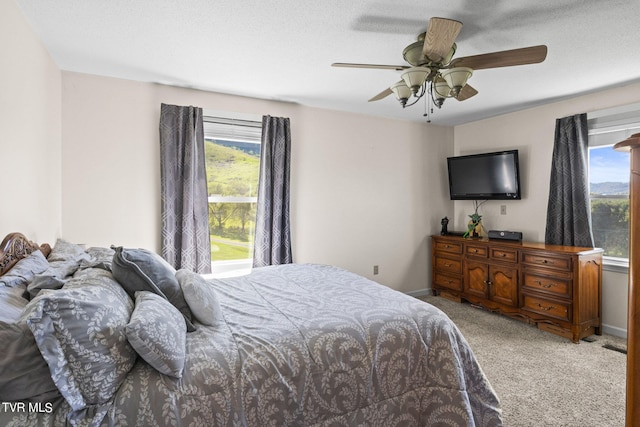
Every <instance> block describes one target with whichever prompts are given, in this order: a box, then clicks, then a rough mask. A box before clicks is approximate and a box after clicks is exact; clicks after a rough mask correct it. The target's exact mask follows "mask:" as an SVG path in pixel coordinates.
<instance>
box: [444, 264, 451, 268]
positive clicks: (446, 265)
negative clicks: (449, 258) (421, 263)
mask: <svg viewBox="0 0 640 427" xmlns="http://www.w3.org/2000/svg"><path fill="white" fill-rule="evenodd" d="M444 266H445V267H451V266H453V264H445V265H444Z"/></svg>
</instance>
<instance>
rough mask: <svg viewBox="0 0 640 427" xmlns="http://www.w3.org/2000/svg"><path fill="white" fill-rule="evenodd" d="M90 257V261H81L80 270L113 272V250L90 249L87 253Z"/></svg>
mask: <svg viewBox="0 0 640 427" xmlns="http://www.w3.org/2000/svg"><path fill="white" fill-rule="evenodd" d="M85 252H86V253H87V255H89V258H88V259H83V260H82V261H80V267H79V269H85V268H102V269H103V270H107V271H111V263H112V262H113V254H114V250H113V249H111V248H101V247H93V246H92V247H90V248H87V250H86V251H85Z"/></svg>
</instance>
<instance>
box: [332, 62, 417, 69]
mask: <svg viewBox="0 0 640 427" xmlns="http://www.w3.org/2000/svg"><path fill="white" fill-rule="evenodd" d="M331 66H332V67H346V68H374V69H380V70H397V71H402V70H406V69H407V68H410V67H409V66H408V65H383V64H351V63H347V62H334V63H333V64H331Z"/></svg>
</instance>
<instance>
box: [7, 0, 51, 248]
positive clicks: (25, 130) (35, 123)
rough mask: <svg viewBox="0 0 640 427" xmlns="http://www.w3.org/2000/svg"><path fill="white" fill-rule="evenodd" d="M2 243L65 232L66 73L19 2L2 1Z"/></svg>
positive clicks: (43, 239)
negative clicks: (15, 236)
mask: <svg viewBox="0 0 640 427" xmlns="http://www.w3.org/2000/svg"><path fill="white" fill-rule="evenodd" d="M0 58H2V61H1V64H2V66H0V132H1V137H0V171H1V175H2V191H1V195H0V199H1V200H2V208H1V209H0V239H2V238H3V237H4V236H5V235H6V234H8V233H10V232H12V231H20V232H23V233H25V234H26V235H27V237H29V238H30V239H33V240H36V241H38V242H52V241H55V238H56V237H58V236H60V232H61V199H60V191H61V182H60V70H59V69H58V67H57V66H56V65H55V63H54V62H53V61H52V59H51V57H50V56H49V54H48V53H47V51H46V50H45V49H44V47H43V46H42V44H41V43H40V41H39V40H38V38H37V37H36V36H35V34H34V33H33V31H32V30H31V28H30V27H29V25H28V24H27V22H26V20H25V18H24V16H23V15H22V12H21V11H20V9H19V8H18V7H17V5H16V4H15V3H14V2H13V1H0Z"/></svg>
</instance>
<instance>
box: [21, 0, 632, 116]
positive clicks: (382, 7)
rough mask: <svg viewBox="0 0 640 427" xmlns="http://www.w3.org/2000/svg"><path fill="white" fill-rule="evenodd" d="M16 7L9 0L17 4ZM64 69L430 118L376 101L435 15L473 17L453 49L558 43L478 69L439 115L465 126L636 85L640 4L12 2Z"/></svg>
mask: <svg viewBox="0 0 640 427" xmlns="http://www.w3.org/2000/svg"><path fill="white" fill-rule="evenodd" d="M9 1H11V0H9ZM13 1H16V3H17V4H18V5H19V6H20V8H21V9H22V11H23V13H24V14H25V16H26V18H27V20H28V21H29V22H30V24H31V25H32V27H33V28H34V30H35V32H36V33H37V34H38V35H39V37H40V39H41V40H42V42H43V43H44V45H45V46H46V48H47V49H48V50H49V52H50V53H51V55H52V57H53V59H54V60H55V61H56V63H57V64H58V66H59V67H60V68H61V69H63V70H69V71H77V72H82V73H90V74H97V75H103V76H112V77H119V78H125V79H132V80H139V81H145V82H157V83H163V84H170V85H176V86H184V87H192V88H197V89H203V90H209V91H215V92H222V93H229V94H235V95H243V96H250V97H256V98H264V99H273V100H281V101H287V102H293V103H299V104H303V105H308V106H315V107H321V108H329V109H334V110H340V111H353V112H359V113H363V114H369V115H376V116H383V117H391V118H397V119H403V120H415V121H425V118H424V117H423V114H424V112H425V105H424V103H423V102H419V103H418V104H416V105H414V106H413V107H408V108H406V109H404V110H403V109H402V108H401V106H400V105H399V103H398V102H397V101H396V100H395V99H394V97H393V96H389V97H387V98H385V99H383V100H380V101H377V102H367V100H368V99H369V98H371V97H372V96H374V95H376V94H377V93H379V92H381V91H382V90H384V89H385V88H386V87H388V86H389V85H391V84H392V83H394V82H396V81H398V80H399V79H400V72H398V71H393V70H367V69H347V68H334V67H331V66H330V64H331V63H333V62H356V63H374V64H400V65H403V64H404V61H403V59H402V49H403V48H404V47H405V46H407V45H408V44H410V43H412V42H413V41H415V38H416V36H417V35H418V34H419V33H420V32H423V31H424V30H425V29H426V26H427V22H428V20H429V18H431V17H434V16H438V17H445V18H451V19H457V20H459V21H461V22H463V23H464V26H463V28H462V31H461V32H460V35H459V37H458V39H457V44H458V51H457V53H456V57H461V56H468V55H475V54H480V53H488V52H494V51H499V50H505V49H515V48H520V47H527V46H532V45H538V44H546V45H547V46H548V49H549V51H548V55H547V59H546V61H545V62H543V63H541V64H535V65H524V66H518V67H508V68H501V69H489V70H478V71H476V72H475V73H474V75H473V76H472V77H471V79H470V80H469V83H470V84H471V85H472V86H473V87H474V88H475V89H477V90H478V92H479V93H478V95H476V96H475V97H473V98H470V99H468V100H466V101H464V102H458V101H455V100H447V101H446V102H445V104H444V106H443V107H442V109H440V110H437V109H436V111H435V112H434V113H433V114H432V116H431V121H432V123H436V124H443V125H456V124H461V123H466V122H469V121H474V120H478V119H482V118H486V117H490V116H494V115H497V114H502V113H505V112H509V111H514V110H518V109H522V108H525V107H530V106H534V105H540V104H544V103H547V102H550V101H555V100H558V99H562V98H566V97H570V96H575V95H578V94H583V93H587V92H591V91H594V90H598V89H602V88H607V87H614V86H621V85H624V84H628V83H630V82H637V81H640V30H638V28H639V26H638V17H640V1H638V0H610V1H606V2H604V1H598V0H540V1H535V2H532V1H528V0H502V1H501V0H493V1H487V0H485V1H482V0H480V1H479V0H466V1H465V0H450V1H446V2H445V1H435V0H420V1H418V0H401V1H383V0H355V1H338V0H322V1H318V0H313V1H311V0H272V1H269V0H183V1H178V0H137V1H131V0H110V1H104V0H48V1H44V0H13Z"/></svg>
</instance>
